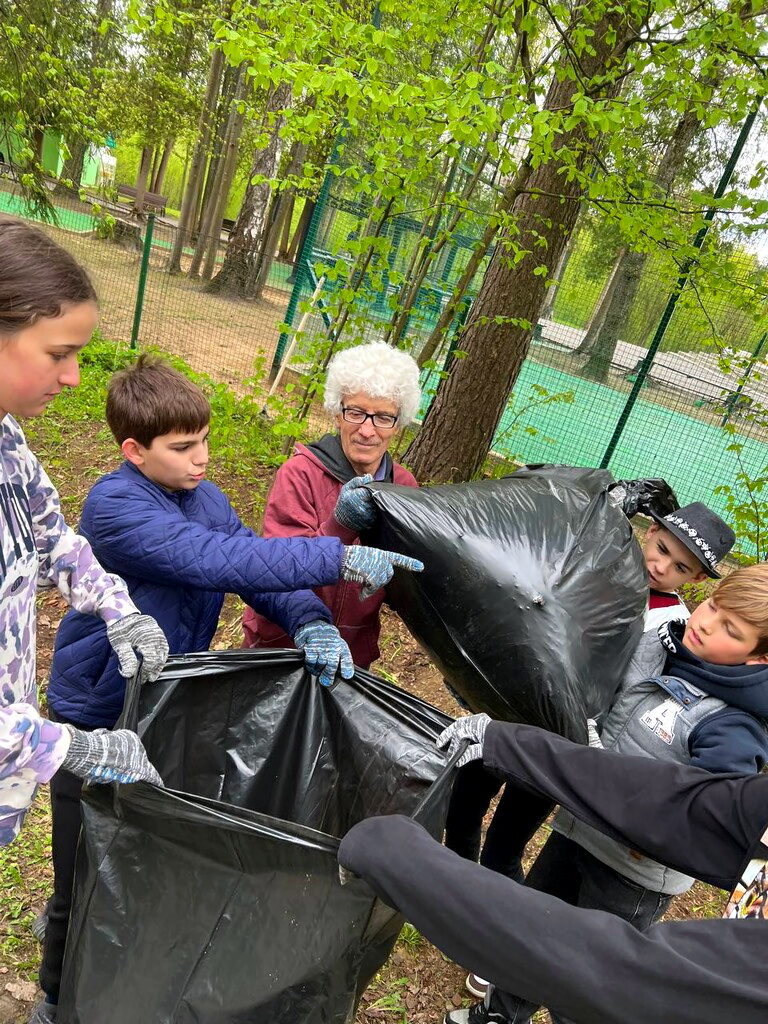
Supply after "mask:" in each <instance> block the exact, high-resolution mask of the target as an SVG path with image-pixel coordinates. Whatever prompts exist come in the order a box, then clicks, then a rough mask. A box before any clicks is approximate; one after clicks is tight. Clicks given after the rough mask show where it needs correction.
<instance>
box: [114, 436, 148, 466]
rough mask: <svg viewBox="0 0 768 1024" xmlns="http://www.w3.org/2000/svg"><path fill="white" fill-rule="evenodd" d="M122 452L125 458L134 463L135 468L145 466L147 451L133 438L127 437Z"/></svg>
mask: <svg viewBox="0 0 768 1024" xmlns="http://www.w3.org/2000/svg"><path fill="white" fill-rule="evenodd" d="M120 451H121V452H122V453H123V457H124V458H125V459H127V460H128V462H132V463H133V464H134V466H143V465H144V452H145V451H146V449H145V448H144V445H143V444H139V442H138V441H135V440H134V439H133V438H132V437H126V439H125V440H124V441H123V443H122V444H121V445H120Z"/></svg>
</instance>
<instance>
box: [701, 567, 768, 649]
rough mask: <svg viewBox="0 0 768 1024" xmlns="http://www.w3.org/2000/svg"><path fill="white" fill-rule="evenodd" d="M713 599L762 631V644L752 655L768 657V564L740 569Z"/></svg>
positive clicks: (723, 582) (719, 588)
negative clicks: (767, 655) (765, 655)
mask: <svg viewBox="0 0 768 1024" xmlns="http://www.w3.org/2000/svg"><path fill="white" fill-rule="evenodd" d="M712 600H713V601H714V602H715V604H717V605H719V607H721V608H725V609H726V610H727V611H729V612H734V613H735V614H736V615H740V616H741V618H742V619H744V620H745V621H746V622H748V623H749V624H750V626H754V628H755V629H756V630H757V631H758V634H759V636H760V641H759V643H758V645H757V647H756V648H755V650H754V651H752V652H751V653H752V654H753V655H754V656H755V657H759V656H760V655H762V654H768V562H758V563H757V565H745V566H743V567H742V568H741V569H736V570H735V572H732V573H731V574H730V576H726V578H725V579H724V580H723V581H722V582H721V583H719V584H718V585H717V586H716V587H715V589H714V590H713V591H712Z"/></svg>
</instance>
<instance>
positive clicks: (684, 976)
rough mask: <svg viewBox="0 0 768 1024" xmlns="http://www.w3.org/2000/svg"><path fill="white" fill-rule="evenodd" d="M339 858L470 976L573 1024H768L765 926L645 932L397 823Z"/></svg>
mask: <svg viewBox="0 0 768 1024" xmlns="http://www.w3.org/2000/svg"><path fill="white" fill-rule="evenodd" d="M584 753H585V754H586V755H589V754H590V753H592V754H594V755H595V757H601V752H600V751H599V750H598V751H592V752H590V750H589V748H584ZM589 760H593V758H589ZM604 760H605V758H604V757H603V761H604ZM632 760H634V759H632ZM637 760H651V759H650V758H647V759H646V758H642V759H637ZM657 763H658V762H657ZM572 764H573V763H572V762H571V765H570V766H572ZM613 767H615V766H614V765H611V768H613ZM661 767H664V768H667V767H668V765H667V764H664V765H662V766H661ZM603 768H604V769H605V764H604V765H603ZM604 774H605V775H606V776H611V775H612V771H605V772H604ZM701 774H704V773H701ZM751 781H754V780H751ZM708 782H709V783H710V784H712V782H713V779H712V777H711V776H709V777H708ZM763 814H764V817H765V814H766V811H765V808H764V810H763ZM672 820H673V822H674V824H675V825H679V824H682V823H681V822H680V820H679V819H678V818H677V816H676V815H673V817H672ZM339 860H340V862H341V864H342V865H343V866H344V867H346V868H348V869H349V870H351V871H353V872H354V873H355V874H357V875H360V876H361V877H362V878H363V879H365V880H366V881H367V882H368V883H369V884H370V885H371V886H372V888H373V890H374V892H375V893H376V894H377V895H378V896H380V897H381V898H382V899H383V900H384V901H385V902H386V903H387V904H389V906H392V907H396V908H397V909H398V910H400V911H401V912H402V913H403V914H404V915H405V918H406V919H407V920H408V921H411V922H412V923H413V924H414V926H415V927H416V928H417V929H418V930H419V931H420V932H421V934H422V935H424V936H425V937H426V938H427V939H428V940H429V941H430V942H432V943H434V945H436V946H437V947H438V949H440V950H442V951H443V953H445V954H446V955H447V956H448V957H449V958H450V959H451V960H453V961H454V962H455V963H460V964H462V966H463V967H464V968H465V970H469V971H472V972H474V973H476V974H478V975H480V976H481V977H483V978H488V979H489V980H490V981H491V982H492V983H493V984H494V985H496V986H498V987H499V988H500V989H502V990H504V991H506V992H514V993H516V994H517V995H518V996H521V997H522V998H524V999H527V1000H530V1001H531V1002H533V1003H535V1004H536V1005H540V1004H542V1003H543V1004H544V1005H546V1006H547V1007H548V1008H549V1009H550V1010H552V1011H554V1012H555V1013H558V1014H560V1015H562V1016H564V1017H567V1018H568V1019H570V1020H574V1021H581V1022H587V1021H588V1022H589V1024H648V1022H649V1021H674V1022H675V1024H702V1022H703V1021H705V1020H706V1021H723V1020H734V1021H738V1022H739V1024H764V1022H765V1021H766V1020H768V971H766V969H765V939H766V923H765V922H763V921H730V920H729V921H725V920H704V921H671V922H669V923H665V924H657V925H654V926H652V927H651V928H649V929H648V930H647V931H645V932H639V931H637V930H636V929H635V928H633V927H632V925H630V924H629V923H628V922H626V921H623V920H622V919H621V918H619V917H616V916H614V915H613V914H608V913H605V912H603V911H600V910H587V909H584V908H579V907H572V906H569V905H568V904H567V903H564V902H562V901H561V900H558V899H556V898H555V897H553V896H550V895H548V894H547V893H543V892H538V891H537V890H535V889H531V888H528V887H527V886H524V885H519V884H518V883H516V882H513V881H512V880H511V879H509V878H506V877H505V876H504V875H501V874H499V873H497V872H495V871H490V870H488V869H487V868H484V867H481V866H480V865H478V864H475V863H473V862H471V861H468V860H465V859H464V858H462V857H459V856H458V855H457V854H455V853H453V852H452V851H451V850H448V849H446V848H445V847H444V846H441V845H440V844H439V843H438V842H436V841H435V840H434V839H432V838H431V836H429V835H428V834H427V832H426V831H425V830H424V828H422V826H421V825H419V824H417V823H416V822H415V821H413V820H412V819H409V818H405V817H402V816H398V815H393V816H391V817H381V818H368V819H366V820H364V821H362V822H360V823H359V824H357V825H355V826H354V828H352V829H351V831H350V832H348V833H347V835H346V836H345V837H344V839H343V840H342V842H341V846H340V848H339ZM351 885H361V883H359V882H355V881H354V880H353V881H352V883H351Z"/></svg>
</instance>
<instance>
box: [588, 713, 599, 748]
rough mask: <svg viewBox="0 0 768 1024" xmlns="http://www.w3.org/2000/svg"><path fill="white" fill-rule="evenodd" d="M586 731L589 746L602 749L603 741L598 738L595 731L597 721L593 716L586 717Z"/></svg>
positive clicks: (597, 733)
mask: <svg viewBox="0 0 768 1024" xmlns="http://www.w3.org/2000/svg"><path fill="white" fill-rule="evenodd" d="M587 733H588V735H589V740H588V742H589V745H590V747H599V748H600V749H601V750H603V741H602V740H601V739H600V733H599V732H598V731H597V722H596V721H595V720H594V718H588V719H587Z"/></svg>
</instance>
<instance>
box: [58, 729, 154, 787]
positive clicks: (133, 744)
mask: <svg viewBox="0 0 768 1024" xmlns="http://www.w3.org/2000/svg"><path fill="white" fill-rule="evenodd" d="M66 728H67V730H68V731H69V733H70V735H71V736H72V742H71V743H70V745H69V750H68V751H67V756H66V757H65V758H64V760H63V761H62V763H61V767H62V768H64V769H66V770H67V771H68V772H72V774H73V775H77V776H79V777H80V778H81V779H85V780H86V782H151V783H153V785H155V786H162V784H163V780H162V779H161V778H160V776H159V775H158V773H157V771H156V770H155V769H154V768H153V767H152V765H151V764H150V763H149V758H148V757H147V752H146V750H145V749H144V747H143V746H142V743H141V740H140V739H139V737H138V736H137V735H136V733H135V732H131V730H130V729H116V730H115V731H114V732H113V731H112V730H111V729H94V730H93V732H85V731H83V730H81V729H74V728H73V727H72V726H71V725H68V726H66Z"/></svg>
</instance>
